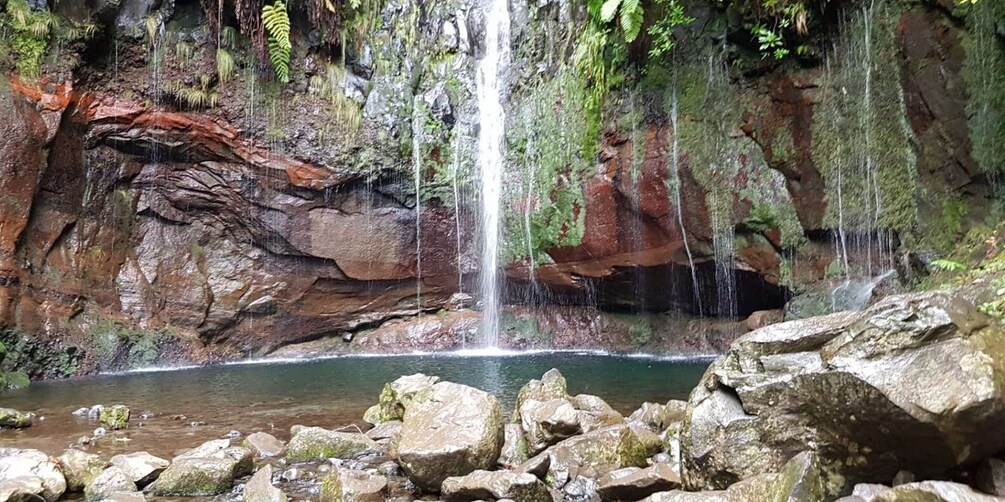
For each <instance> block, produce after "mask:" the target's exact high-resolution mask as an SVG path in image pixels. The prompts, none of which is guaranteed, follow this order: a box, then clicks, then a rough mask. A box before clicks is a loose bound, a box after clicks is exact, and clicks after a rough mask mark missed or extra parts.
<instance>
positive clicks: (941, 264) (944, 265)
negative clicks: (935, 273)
mask: <svg viewBox="0 0 1005 502" xmlns="http://www.w3.org/2000/svg"><path fill="white" fill-rule="evenodd" d="M932 267H934V268H935V269H937V270H943V271H946V272H962V271H964V270H966V269H967V266H966V265H964V264H962V263H960V262H958V261H953V260H933V261H932Z"/></svg>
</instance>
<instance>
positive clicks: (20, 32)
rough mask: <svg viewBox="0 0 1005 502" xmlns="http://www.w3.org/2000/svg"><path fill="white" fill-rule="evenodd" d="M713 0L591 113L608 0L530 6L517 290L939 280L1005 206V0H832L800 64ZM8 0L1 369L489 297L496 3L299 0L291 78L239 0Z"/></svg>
mask: <svg viewBox="0 0 1005 502" xmlns="http://www.w3.org/2000/svg"><path fill="white" fill-rule="evenodd" d="M203 3H206V2H203ZM209 3H212V2H209ZM727 3H728V2H727ZM306 4H309V2H306ZM720 4H721V3H717V2H704V1H699V0H694V1H689V2H686V3H685V4H684V5H685V10H686V12H687V14H688V15H689V16H691V17H693V18H694V21H693V22H691V23H690V24H688V25H686V26H683V27H679V28H678V29H677V33H676V39H677V46H676V48H675V49H674V50H673V51H670V52H667V53H666V54H663V55H661V56H659V57H655V58H649V57H646V53H647V50H648V47H647V44H648V43H650V42H649V41H648V40H646V37H645V36H643V37H641V38H640V39H639V40H638V41H637V42H636V43H635V44H634V45H632V46H631V48H630V50H629V52H628V53H627V55H626V56H627V59H626V61H625V62H624V63H623V64H622V65H621V66H620V68H621V70H620V71H619V73H618V75H617V79H618V81H617V82H616V84H615V85H612V86H611V88H610V90H609V91H608V92H606V93H605V96H604V97H603V98H604V99H603V101H602V104H601V106H600V113H599V114H595V113H586V110H587V109H588V108H589V107H590V106H594V107H595V101H591V99H594V98H595V95H593V94H591V91H590V90H591V89H592V87H591V86H592V82H590V81H589V80H588V79H586V78H585V77H584V75H583V73H582V72H581V71H577V67H576V65H575V64H574V60H575V59H576V57H577V48H578V47H580V46H581V43H582V41H581V40H579V39H578V38H577V37H578V36H579V35H580V32H581V29H580V27H581V26H582V24H583V23H584V22H585V21H584V19H585V16H586V12H585V7H584V6H583V5H579V2H558V1H556V2H547V1H545V2H540V1H531V2H524V1H521V0H513V1H511V2H510V10H511V17H512V23H511V32H512V41H511V46H510V48H511V52H512V61H511V63H510V64H509V65H508V66H507V67H506V68H505V69H504V75H505V76H506V84H507V85H506V99H505V102H506V109H507V161H506V174H505V189H504V197H503V199H504V203H503V206H504V215H503V226H504V228H503V237H504V238H503V241H504V243H505V249H504V250H503V253H504V258H505V260H504V262H505V263H508V265H507V266H506V267H505V271H504V272H505V276H506V279H507V280H506V281H505V284H506V291H507V300H508V301H509V302H511V303H531V302H533V303H542V304H551V303H562V304H573V305H577V304H588V305H596V306H599V307H601V308H604V309H611V310H640V309H644V310H649V311H657V312H659V311H667V310H676V311H683V312H688V313H692V314H702V315H709V316H718V317H727V318H734V319H740V318H743V317H746V316H747V315H749V314H751V313H752V312H754V311H757V310H765V309H776V308H781V307H782V306H783V305H784V304H785V302H786V301H787V300H788V299H789V298H790V297H791V296H792V295H793V294H795V293H800V292H802V291H804V290H811V289H813V288H814V287H815V285H818V284H821V283H825V282H826V281H829V280H835V279H839V278H846V277H855V276H874V275H879V274H881V273H883V272H885V271H886V270H888V269H897V270H898V275H899V276H900V277H902V278H903V279H904V280H905V281H910V280H916V274H917V269H918V264H919V263H922V264H923V263H924V261H925V260H929V259H931V258H932V257H938V256H939V255H940V253H943V252H945V251H946V249H947V248H949V247H951V246H952V243H953V242H954V241H955V240H956V239H957V237H958V236H960V235H961V234H962V233H963V232H965V231H966V229H967V228H968V227H970V226H972V225H976V224H980V223H983V219H984V218H985V217H989V218H994V217H995V216H996V215H998V214H1000V213H999V212H998V206H999V204H998V203H999V201H1000V198H999V197H998V194H997V193H996V192H995V187H996V186H999V185H1000V184H996V183H995V181H996V180H998V179H1000V174H1001V172H1002V170H1003V169H1005V151H1003V148H1002V146H1001V140H1002V138H1003V137H1005V118H1003V113H1005V112H1003V103H1005V83H1003V81H1002V79H1001V76H1002V75H1005V42H1003V40H1002V36H1003V35H1002V33H1003V31H1005V29H1003V24H1002V23H1003V22H1005V12H1003V10H1005V9H1003V6H1002V5H1001V4H1000V3H999V2H995V1H991V0H985V1H983V2H978V3H977V4H976V5H974V6H968V7H958V6H954V5H952V4H951V3H950V2H948V1H942V2H938V3H935V2H927V1H914V2H912V1H898V0H885V1H882V0H877V1H876V2H871V3H868V4H863V3H861V2H852V1H845V2H832V3H831V4H833V7H832V8H828V10H826V11H825V12H822V13H821V17H820V19H819V20H818V22H817V24H815V25H814V30H815V31H814V34H813V36H812V40H811V42H809V43H808V45H807V50H806V51H801V52H802V53H801V54H798V55H796V54H793V55H791V56H789V57H786V58H784V59H781V60H775V59H774V58H773V57H771V56H768V57H764V56H763V55H762V54H761V53H760V52H759V51H758V49H757V44H756V42H755V41H753V40H751V37H750V35H749V30H748V29H747V28H745V27H744V25H743V24H742V23H741V22H739V21H737V20H736V19H735V16H734V13H733V12H732V11H731V10H729V9H723V8H722V6H721V5H720ZM0 5H3V8H2V9H0V12H2V14H0V16H2V17H3V44H2V49H3V51H2V52H3V54H2V56H3V61H4V64H5V67H4V68H5V70H6V71H7V75H8V77H5V78H4V79H3V82H2V87H3V89H2V98H0V107H2V116H3V117H4V120H3V121H2V123H0V124H2V127H3V128H4V131H3V134H2V136H0V333H2V336H0V338H2V341H3V342H4V344H5V346H6V347H7V349H8V357H7V358H6V361H5V362H4V363H3V364H4V365H6V366H15V365H16V366H18V367H19V368H25V369H26V370H27V371H28V372H29V373H31V374H32V376H36V377H37V376H61V375H66V374H72V373H75V372H90V371H95V370H98V369H102V368H122V367H130V366H139V365H144V364H151V363H154V362H170V361H173V360H196V361H203V360H214V359H229V358H239V357H246V356H249V355H264V354H268V353H269V352H271V351H273V350H275V349H276V348H278V347H281V346H284V345H288V344H291V343H296V342H305V341H311V340H315V339H319V338H325V337H344V336H347V335H346V334H347V333H353V332H358V331H360V330H364V329H368V328H372V327H374V326H377V325H379V324H381V323H382V322H385V321H387V320H389V319H393V318H401V317H407V316H411V315H415V314H416V313H418V312H419V311H437V310H440V309H443V308H446V307H448V304H450V299H451V296H452V295H453V294H454V293H457V292H466V293H467V292H473V293H475V294H476V293H477V291H475V290H474V288H475V285H476V284H477V275H478V273H479V270H478V259H477V256H478V230H477V220H478V210H479V209H478V208H479V204H480V203H479V200H478V183H477V173H478V164H477V152H476V147H477V135H478V130H479V125H478V103H477V100H476V98H475V96H476V79H475V75H476V64H477V61H478V59H479V57H480V55H481V54H482V52H483V47H482V46H483V43H484V41H483V38H484V37H483V32H484V24H485V19H484V12H483V10H482V7H481V6H480V3H479V2H474V1H471V0H451V1H444V2H423V1H418V0H386V1H377V0H373V1H363V2H360V6H359V7H357V8H355V9H354V10H353V11H352V12H351V13H346V14H345V15H343V16H342V19H341V26H340V29H341V30H342V33H343V35H342V36H341V37H340V38H338V40H340V42H338V43H335V42H332V41H331V37H325V36H324V35H323V34H320V33H319V31H318V30H317V29H315V28H312V23H311V14H310V12H308V11H309V10H310V9H308V8H305V7H299V8H298V7H297V5H298V4H297V3H296V2H291V6H290V15H291V18H292V23H293V30H292V31H293V34H292V37H293V50H292V61H291V65H290V81H289V82H288V83H281V82H279V81H277V79H276V77H275V76H274V74H273V70H272V69H271V68H270V66H269V63H268V62H267V61H266V60H265V59H264V54H263V53H262V52H261V51H260V50H259V45H257V42H256V39H255V35H254V34H248V33H246V32H242V30H241V28H242V20H241V19H238V18H236V17H235V16H234V15H233V14H232V13H231V6H230V5H229V4H226V5H224V8H222V9H220V10H219V12H220V15H218V16H216V17H215V18H213V17H211V18H209V19H207V17H206V16H205V14H204V9H203V7H204V6H203V5H200V2H196V1H183V0H160V1H157V0H122V1H119V2H112V1H106V0H88V1H82V2H49V5H46V4H45V2H37V1H30V2H28V1H26V0H7V1H6V2H2V1H0ZM244 21H245V22H246V21H247V19H245V20H244ZM591 103H593V104H592V105H591ZM919 256H920V257H922V259H920V260H919V259H917V257H919ZM3 369H4V370H5V371H9V370H11V369H12V368H6V367H4V368H3Z"/></svg>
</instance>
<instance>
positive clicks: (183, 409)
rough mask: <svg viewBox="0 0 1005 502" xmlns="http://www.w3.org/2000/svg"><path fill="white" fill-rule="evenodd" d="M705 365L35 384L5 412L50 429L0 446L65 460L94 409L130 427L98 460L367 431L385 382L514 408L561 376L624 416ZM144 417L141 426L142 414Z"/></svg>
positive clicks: (350, 369) (674, 390)
mask: <svg viewBox="0 0 1005 502" xmlns="http://www.w3.org/2000/svg"><path fill="white" fill-rule="evenodd" d="M708 362H709V361H708V360H707V359H706V360H666V359H654V358H645V357H623V356H610V355H598V354H590V353H585V354H584V353H561V352H560V353H555V352H550V353H537V354H520V355H510V356H498V355H496V356H478V357H471V356H458V355H442V354H440V355H408V356H386V357H340V358H334V359H323V360H315V361H306V362H305V361H298V362H287V363H255V364H233V365H222V366H210V367H203V368H190V369H184V370H177V371H160V372H141V373H129V374H119V375H102V376H96V377H90V378H83V379H77V380H69V381H54V382H39V383H34V384H32V385H31V387H29V388H27V389H23V390H19V391H14V392H10V393H7V394H4V395H2V396H0V406H3V407H10V408H17V409H23V410H28V411H34V412H35V413H37V414H38V415H39V416H40V417H44V419H43V420H41V421H37V422H36V425H35V426H33V427H31V428H29V429H26V430H24V431H0V445H3V446H18V447H32V448H40V449H42V450H44V451H46V452H48V453H50V454H59V453H61V452H62V451H63V450H64V449H65V448H66V447H67V446H68V445H70V444H71V443H75V442H77V441H78V439H79V438H81V437H82V436H91V435H92V433H93V431H94V429H95V428H97V427H98V425H99V424H97V423H96V422H93V421H88V420H87V419H86V418H78V417H74V416H73V415H72V412H73V411H74V410H76V409H78V408H81V407H86V406H91V405H94V404H99V403H100V404H104V405H110V404H125V405H126V406H129V407H130V408H131V409H132V411H133V421H132V422H131V423H130V428H129V429H128V430H125V431H117V432H115V433H110V434H109V435H107V436H105V437H103V438H101V439H100V440H99V441H98V442H97V443H96V444H95V445H93V446H91V447H90V448H89V450H90V451H92V452H100V453H106V454H114V453H117V452H131V451H138V450H148V451H150V452H151V453H154V454H156V455H162V456H170V455H172V454H173V453H175V452H177V451H179V450H181V449H184V448H190V447H193V446H196V445H198V444H199V443H200V442H201V441H205V440H209V439H215V438H219V437H224V436H225V435H226V434H228V433H229V432H230V431H238V432H240V433H241V434H242V435H247V434H250V433H252V432H255V431H266V432H269V433H271V434H273V435H275V436H277V437H279V438H281V439H284V440H286V439H289V427H290V426H291V425H293V424H305V425H318V426H322V427H328V428H339V427H345V426H350V427H351V426H352V424H358V425H362V424H363V422H362V420H361V417H362V416H363V412H364V411H365V410H366V408H368V407H369V406H371V405H372V404H374V403H376V400H377V395H378V394H379V393H380V389H381V388H382V387H383V385H384V383H385V382H389V381H392V380H394V379H395V378H398V377H399V376H401V375H408V374H412V373H425V374H427V375H436V376H439V377H440V378H441V379H443V380H448V381H452V382H458V383H463V384H467V385H471V386H474V387H477V388H480V389H483V390H485V391H488V392H490V393H492V394H495V395H496V396H497V397H498V398H499V399H500V403H501V404H502V405H503V407H504V408H506V409H507V413H508V409H509V408H511V407H512V405H513V401H514V400H515V398H516V394H517V392H518V391H519V389H520V387H521V386H522V385H524V384H525V383H526V382H527V381H528V380H530V379H532V378H540V376H541V374H542V373H544V372H545V371H547V370H548V369H550V368H553V367H554V368H558V369H559V370H561V371H562V373H563V374H564V375H565V377H566V379H567V380H568V383H569V392H570V393H571V394H580V393H586V394H595V395H598V396H600V397H602V398H604V399H605V400H606V401H607V402H608V403H610V404H611V406H613V407H614V408H616V409H618V410H619V411H620V412H622V413H624V414H628V413H630V412H631V411H632V410H634V409H635V408H637V407H638V406H639V404H641V403H642V402H644V401H653V402H665V401H667V400H668V399H686V398H687V395H688V394H689V393H690V391H691V389H692V388H693V387H694V385H695V384H696V383H697V381H698V379H699V378H700V377H701V375H702V373H703V372H704V371H705V368H706V367H707V366H708ZM144 414H145V415H147V418H141V417H140V416H141V415H144Z"/></svg>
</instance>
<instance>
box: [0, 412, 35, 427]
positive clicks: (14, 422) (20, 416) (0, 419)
mask: <svg viewBox="0 0 1005 502" xmlns="http://www.w3.org/2000/svg"><path fill="white" fill-rule="evenodd" d="M31 422H32V414H31V413H28V412H26V411H18V410H15V409H12V408H0V428H8V429H24V428H25V427H31Z"/></svg>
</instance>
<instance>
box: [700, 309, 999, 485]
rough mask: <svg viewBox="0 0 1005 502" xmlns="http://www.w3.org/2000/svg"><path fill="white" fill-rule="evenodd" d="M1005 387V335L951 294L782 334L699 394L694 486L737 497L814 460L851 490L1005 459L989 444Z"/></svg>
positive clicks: (733, 354)
mask: <svg viewBox="0 0 1005 502" xmlns="http://www.w3.org/2000/svg"><path fill="white" fill-rule="evenodd" d="M1003 382H1005V333H1003V330H1002V328H1001V326H1000V325H998V324H995V323H992V322H991V321H990V320H989V319H988V318H987V317H985V316H983V315H982V314H980V313H979V312H978V311H977V309H976V308H975V307H974V306H973V305H972V304H970V303H969V302H966V301H964V300H961V299H958V298H954V297H952V296H950V295H948V294H946V293H942V292H936V293H921V294H912V295H903V296H892V297H888V298H887V299H885V300H883V301H881V302H879V303H878V304H876V305H875V306H873V307H871V308H869V309H868V310H866V311H865V312H842V313H837V314H832V315H829V316H825V317H820V318H813V319H807V320H802V321H794V322H787V323H782V324H776V325H772V326H768V327H766V328H763V329H760V330H758V331H755V332H752V333H749V334H747V335H745V336H743V337H741V338H739V339H738V340H737V341H736V342H735V343H734V344H733V345H732V347H731V348H730V349H729V351H728V352H727V353H726V355H724V356H723V357H721V358H719V359H718V360H717V361H716V362H715V363H713V364H712V366H711V367H710V368H709V369H708V371H707V372H706V373H705V376H704V377H703V379H702V381H701V383H700V384H699V386H698V388H697V389H696V390H695V391H694V392H693V393H692V394H691V399H690V401H689V405H688V416H687V419H686V421H685V423H684V426H683V430H682V431H681V435H680V441H681V457H682V458H681V461H682V464H683V466H682V467H683V468H682V472H683V473H684V484H685V486H686V487H688V488H689V489H696V490H697V489H717V488H718V489H721V488H725V487H727V486H729V485H731V484H733V483H734V482H736V481H737V480H739V479H743V478H747V477H750V476H753V475H756V474H758V473H765V472H778V471H779V470H780V469H781V466H782V464H784V463H785V462H786V461H787V460H788V459H790V458H792V457H793V456H794V455H796V454H798V453H799V452H800V451H803V450H814V451H817V452H818V453H819V454H820V462H821V463H822V464H824V466H825V467H826V468H828V469H831V470H833V471H835V472H837V473H839V474H841V475H843V476H844V477H845V479H843V480H842V482H844V483H846V484H848V485H849V486H850V484H853V483H856V482H888V481H889V480H890V479H892V478H893V476H894V475H895V474H896V473H897V471H899V470H901V469H907V470H910V471H911V472H914V473H916V474H917V475H919V476H920V477H922V478H928V477H937V476H941V475H944V474H945V473H946V472H947V471H949V470H951V469H953V468H955V467H957V466H960V465H966V464H971V463H974V462H977V461H980V460H982V459H984V458H987V457H988V456H990V455H991V454H993V453H995V452H997V451H1000V450H1002V449H1003V448H1005V436H1002V435H993V434H987V431H991V430H1001V429H1002V427H1005V401H1003V399H1002V395H1003V393H1005V383H1003ZM834 481H837V479H836V478H835V479H834ZM828 491H829V492H831V493H834V491H833V487H829V489H828Z"/></svg>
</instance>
